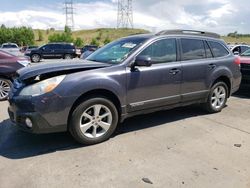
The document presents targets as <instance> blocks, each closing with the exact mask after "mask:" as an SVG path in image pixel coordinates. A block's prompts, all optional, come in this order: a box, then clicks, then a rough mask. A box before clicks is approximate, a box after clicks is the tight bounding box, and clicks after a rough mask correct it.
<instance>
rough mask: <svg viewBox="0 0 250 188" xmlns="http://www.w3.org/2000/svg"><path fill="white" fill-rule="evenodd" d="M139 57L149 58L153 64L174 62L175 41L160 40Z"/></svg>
mask: <svg viewBox="0 0 250 188" xmlns="http://www.w3.org/2000/svg"><path fill="white" fill-rule="evenodd" d="M140 56H150V57H151V59H152V62H153V63H166V62H173V61H176V57H177V55H176V40H175V39H162V40H159V41H156V42H154V43H153V44H151V45H150V46H148V47H147V48H146V49H145V50H144V51H142V53H141V54H140Z"/></svg>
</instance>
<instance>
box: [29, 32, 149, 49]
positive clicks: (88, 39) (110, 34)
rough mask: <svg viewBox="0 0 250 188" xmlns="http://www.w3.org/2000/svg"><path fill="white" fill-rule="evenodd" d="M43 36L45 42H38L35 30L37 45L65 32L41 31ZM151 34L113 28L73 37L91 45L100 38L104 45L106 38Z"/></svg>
mask: <svg viewBox="0 0 250 188" xmlns="http://www.w3.org/2000/svg"><path fill="white" fill-rule="evenodd" d="M40 31H41V32H42V35H43V40H42V41H38V30H34V34H35V40H36V41H35V44H36V45H42V44H45V43H48V42H49V41H48V38H49V36H50V35H53V34H55V33H62V32H63V31H55V30H40ZM144 33H149V31H147V30H143V29H111V28H100V29H91V30H79V31H74V32H72V36H73V37H74V38H77V37H80V38H81V39H83V41H84V44H89V43H90V42H91V40H92V38H97V37H100V43H102V42H103V41H104V40H105V39H106V38H109V39H110V40H111V41H112V40H115V39H118V38H121V37H125V36H129V35H135V34H144Z"/></svg>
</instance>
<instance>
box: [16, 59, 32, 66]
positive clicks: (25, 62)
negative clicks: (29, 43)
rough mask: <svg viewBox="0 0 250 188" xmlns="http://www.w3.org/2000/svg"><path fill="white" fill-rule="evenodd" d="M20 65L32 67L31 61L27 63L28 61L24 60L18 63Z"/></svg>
mask: <svg viewBox="0 0 250 188" xmlns="http://www.w3.org/2000/svg"><path fill="white" fill-rule="evenodd" d="M17 62H18V63H19V64H21V65H23V66H25V67H27V66H28V65H30V62H29V61H26V60H22V61H17Z"/></svg>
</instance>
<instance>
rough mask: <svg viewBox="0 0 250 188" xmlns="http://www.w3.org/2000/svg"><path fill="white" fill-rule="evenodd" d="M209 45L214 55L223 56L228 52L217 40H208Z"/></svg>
mask: <svg viewBox="0 0 250 188" xmlns="http://www.w3.org/2000/svg"><path fill="white" fill-rule="evenodd" d="M209 45H210V47H211V50H212V52H213V55H214V57H224V56H227V55H228V54H229V52H228V51H227V49H226V48H225V47H224V46H223V45H222V44H220V43H219V42H214V41H209Z"/></svg>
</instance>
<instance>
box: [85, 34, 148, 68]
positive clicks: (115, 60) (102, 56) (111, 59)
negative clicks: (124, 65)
mask: <svg viewBox="0 0 250 188" xmlns="http://www.w3.org/2000/svg"><path fill="white" fill-rule="evenodd" d="M146 39H147V38H142V37H140V38H139V37H137V38H126V39H121V40H118V41H114V42H112V43H110V44H108V45H106V46H104V47H102V48H100V49H99V50H97V51H95V52H94V53H93V54H91V55H90V56H89V57H88V58H87V60H89V61H97V62H103V63H111V64H119V63H121V62H122V61H123V60H124V59H126V58H127V57H128V55H129V54H130V53H131V52H132V51H134V50H135V49H137V48H138V47H139V46H140V45H141V44H142V43H144V42H145V41H146Z"/></svg>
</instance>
